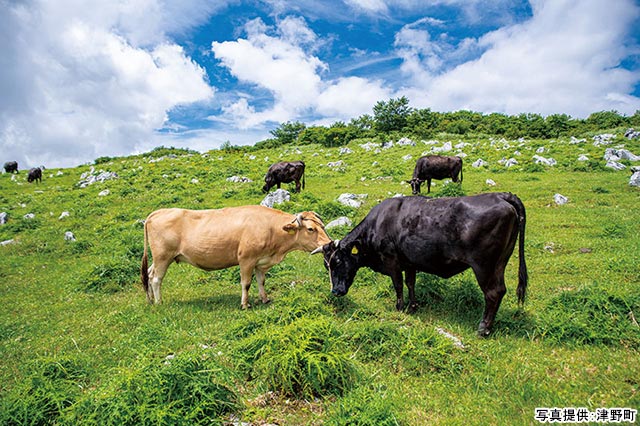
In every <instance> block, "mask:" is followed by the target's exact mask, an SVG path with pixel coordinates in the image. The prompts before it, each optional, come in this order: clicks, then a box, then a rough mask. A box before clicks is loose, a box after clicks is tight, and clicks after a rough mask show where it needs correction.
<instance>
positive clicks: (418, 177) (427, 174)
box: [409, 155, 462, 195]
mask: <svg viewBox="0 0 640 426" xmlns="http://www.w3.org/2000/svg"><path fill="white" fill-rule="evenodd" d="M458 173H460V182H462V158H460V157H447V156H444V155H427V156H425V157H420V158H418V161H416V168H415V169H413V178H412V179H411V180H410V181H409V183H410V184H411V190H412V191H411V192H412V193H413V195H416V194H419V193H420V185H421V184H422V183H423V182H424V181H425V180H426V181H427V194H428V193H430V192H431V179H446V178H451V180H453V181H454V182H458Z"/></svg>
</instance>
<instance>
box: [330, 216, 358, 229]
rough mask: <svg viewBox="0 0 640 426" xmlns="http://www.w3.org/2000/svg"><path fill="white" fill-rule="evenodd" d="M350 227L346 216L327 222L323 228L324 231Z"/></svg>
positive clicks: (349, 220)
mask: <svg viewBox="0 0 640 426" xmlns="http://www.w3.org/2000/svg"><path fill="white" fill-rule="evenodd" d="M351 225H352V222H351V219H349V218H348V217H346V216H341V217H339V218H337V219H335V220H332V221H331V222H329V223H328V224H327V226H325V229H331V228H336V227H338V226H351Z"/></svg>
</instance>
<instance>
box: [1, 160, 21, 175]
mask: <svg viewBox="0 0 640 426" xmlns="http://www.w3.org/2000/svg"><path fill="white" fill-rule="evenodd" d="M4 171H5V172H7V173H18V162H17V161H7V162H6V163H4Z"/></svg>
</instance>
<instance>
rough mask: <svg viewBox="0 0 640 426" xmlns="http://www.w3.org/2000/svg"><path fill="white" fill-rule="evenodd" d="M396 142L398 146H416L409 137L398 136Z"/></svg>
mask: <svg viewBox="0 0 640 426" xmlns="http://www.w3.org/2000/svg"><path fill="white" fill-rule="evenodd" d="M396 144H397V145H399V146H416V143H415V142H414V141H412V140H411V139H409V138H400V140H399V141H398V142H396Z"/></svg>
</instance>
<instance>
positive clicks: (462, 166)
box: [460, 162, 464, 184]
mask: <svg viewBox="0 0 640 426" xmlns="http://www.w3.org/2000/svg"><path fill="white" fill-rule="evenodd" d="M462 169H464V162H463V163H462V164H461V165H460V183H461V184H462Z"/></svg>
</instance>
